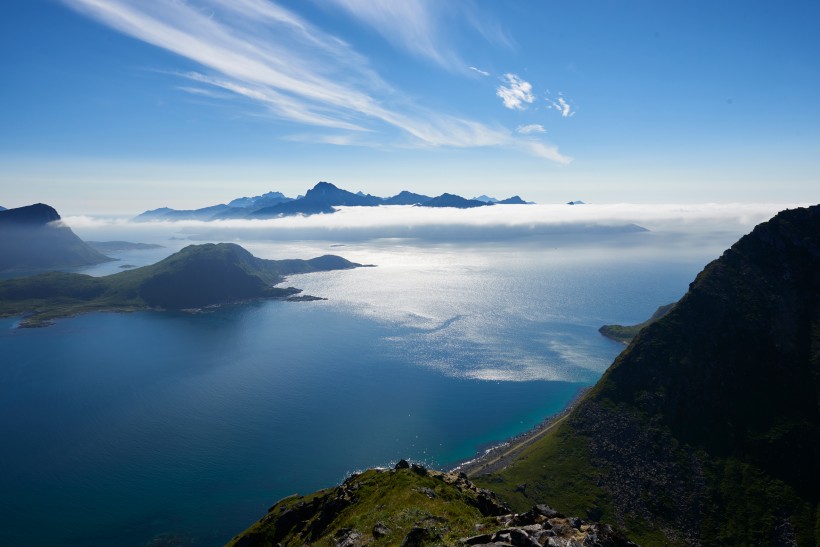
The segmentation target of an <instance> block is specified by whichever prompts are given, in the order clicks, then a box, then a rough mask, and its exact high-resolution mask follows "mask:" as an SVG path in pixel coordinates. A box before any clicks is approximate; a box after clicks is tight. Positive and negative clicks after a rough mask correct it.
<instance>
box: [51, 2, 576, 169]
mask: <svg viewBox="0 0 820 547" xmlns="http://www.w3.org/2000/svg"><path fill="white" fill-rule="evenodd" d="M63 2H64V3H65V4H67V5H68V6H70V7H71V8H73V9H75V10H77V11H78V12H80V13H83V14H85V15H87V16H89V17H91V18H93V19H95V20H97V21H99V22H101V23H103V24H105V25H107V26H109V27H111V28H114V29H116V30H118V31H119V32H121V33H123V34H126V35H128V36H131V37H133V38H136V39H138V40H141V41H143V42H146V43H148V44H151V45H154V46H156V47H159V48H162V49H164V50H166V51H170V52H172V53H174V54H176V55H178V56H180V57H182V58H184V59H187V60H189V61H193V62H195V63H197V64H199V65H200V67H202V68H201V70H195V71H190V70H189V71H185V72H179V73H178V74H177V75H178V76H180V77H182V78H185V79H187V80H189V81H193V82H196V83H197V84H200V85H199V86H198V87H191V86H182V87H183V91H185V92H187V93H193V94H196V95H200V96H203V95H206V94H207V93H208V91H209V90H211V91H218V92H219V93H225V92H227V93H229V94H232V95H233V96H235V97H239V98H242V99H245V100H246V101H248V102H249V104H254V105H257V106H261V107H263V108H264V109H266V111H267V112H269V113H270V114H271V115H273V116H275V117H277V118H280V119H282V120H284V121H287V122H293V123H296V124H306V125H310V126H314V127H319V128H324V129H330V130H343V131H347V132H362V133H378V134H379V135H380V136H381V138H380V141H381V142H382V145H385V143H388V144H392V145H397V146H417V147H442V146H443V147H457V148H469V147H483V146H503V147H510V148H518V149H520V150H525V151H527V152H529V153H532V154H535V155H537V156H539V157H544V158H547V159H551V160H553V161H562V162H563V160H565V159H566V158H564V157H563V156H561V155H560V154H557V151H556V153H555V154H553V153H549V154H545V153H543V150H541V149H540V148H539V149H535V148H533V146H532V144H531V143H530V142H528V141H526V140H523V139H519V138H517V137H516V136H514V134H513V133H512V132H510V131H509V130H507V129H505V128H502V127H493V126H489V125H487V124H484V123H481V122H478V121H476V120H472V119H468V118H464V117H459V116H455V115H451V114H448V113H443V112H439V111H435V110H432V109H429V108H426V107H424V106H420V105H418V104H415V103H414V102H412V101H409V100H408V99H406V98H405V97H403V96H402V94H401V93H400V92H398V91H397V90H395V89H394V88H392V87H391V86H390V85H388V84H387V83H386V82H385V81H384V80H383V79H382V78H381V77H380V76H379V75H378V74H377V73H376V72H375V71H374V70H373V69H372V68H371V67H370V65H369V63H368V60H367V59H366V58H365V57H364V56H362V55H361V54H359V53H358V52H357V51H355V50H354V49H353V48H352V47H351V46H350V45H349V44H348V43H346V42H345V41H343V40H341V39H339V38H337V37H335V36H333V35H330V34H328V33H326V32H324V31H322V30H321V29H319V28H317V27H316V26H314V25H313V24H312V23H310V22H309V21H307V20H305V19H304V18H302V17H301V16H300V15H298V14H296V13H294V12H292V11H290V10H288V9H285V8H283V7H281V6H279V5H277V4H274V3H271V2H267V1H264V0H189V1H187V2H178V1H174V2H167V1H164V0H63ZM417 4H418V3H413V2H410V3H408V5H417ZM379 5H382V6H383V8H384V9H388V8H387V7H385V6H386V4H379ZM425 6H427V5H426V4H425ZM427 7H429V6H427ZM461 66H464V65H463V64H462V65H461ZM203 86H205V87H203ZM217 96H218V94H217V93H212V94H211V95H210V97H211V98H216V97H217ZM396 130H398V131H399V133H398V136H397V137H396V136H392V137H391V138H384V136H385V135H390V134H391V131H393V132H395V131H396ZM319 141H321V142H326V143H330V142H332V143H333V144H349V145H354V144H355V145H358V144H359V143H361V142H362V141H361V139H355V138H351V137H350V136H345V137H344V138H340V137H338V136H330V137H328V138H326V139H319ZM556 154H557V155H556Z"/></svg>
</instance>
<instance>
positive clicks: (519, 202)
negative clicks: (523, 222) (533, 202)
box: [496, 196, 528, 205]
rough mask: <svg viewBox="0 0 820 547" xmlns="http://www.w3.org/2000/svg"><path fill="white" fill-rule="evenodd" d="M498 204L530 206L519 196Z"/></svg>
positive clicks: (503, 200)
mask: <svg viewBox="0 0 820 547" xmlns="http://www.w3.org/2000/svg"><path fill="white" fill-rule="evenodd" d="M496 203H500V204H502V205H528V203H527V202H526V201H524V200H523V199H521V198H520V197H519V196H513V197H511V198H507V199H502V200H501V201H497V202H496Z"/></svg>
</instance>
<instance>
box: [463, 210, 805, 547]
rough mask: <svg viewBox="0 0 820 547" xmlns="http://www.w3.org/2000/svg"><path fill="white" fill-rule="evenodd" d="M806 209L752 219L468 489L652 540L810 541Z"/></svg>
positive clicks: (695, 542)
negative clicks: (559, 417) (600, 371)
mask: <svg viewBox="0 0 820 547" xmlns="http://www.w3.org/2000/svg"><path fill="white" fill-rule="evenodd" d="M819 394H820V206H814V207H810V208H804V209H795V210H788V211H783V212H781V213H779V214H778V215H777V216H776V217H774V218H773V219H772V220H770V221H768V222H765V223H763V224H760V225H759V226H757V227H756V228H755V229H754V230H753V231H752V232H751V233H750V234H748V235H746V236H744V237H743V238H742V239H741V240H740V241H738V242H737V243H736V244H735V245H733V246H732V247H731V248H730V249H729V250H727V251H726V252H725V253H724V254H723V256H721V257H720V258H719V259H717V260H715V261H713V262H712V263H710V264H709V265H707V266H706V268H705V269H704V270H703V271H702V272H701V273H700V274H699V275H698V276H697V278H696V279H695V281H694V282H693V283H692V284H691V285H690V289H689V291H688V292H687V294H686V295H685V296H684V297H683V298H682V299H681V300H680V301H679V302H678V303H677V304H676V305H675V306H674V308H672V309H671V310H670V311H669V313H668V314H667V315H666V316H665V317H663V318H661V319H659V320H657V321H655V322H654V323H652V324H650V325H648V326H646V328H644V329H643V330H641V331H640V332H639V333H638V334H637V336H636V337H635V339H634V340H633V341H632V343H631V344H630V345H629V346H628V347H627V349H626V350H624V352H623V353H622V354H621V355H620V356H619V357H618V358H617V359H616V361H615V362H614V363H613V365H612V366H611V367H610V369H609V370H608V371H607V372H606V373H605V374H604V376H603V377H602V378H601V380H600V381H599V382H598V384H597V385H596V386H595V387H594V388H593V389H592V390H590V392H589V393H588V394H587V395H586V397H585V398H584V400H583V401H581V402H580V403H579V404H578V406H577V407H576V408H575V410H574V411H573V412H572V413H571V414H570V416H569V417H568V418H567V420H565V421H564V422H563V423H562V424H561V425H560V426H559V427H557V428H556V431H555V432H554V433H551V434H549V435H548V436H546V438H544V439H542V440H541V441H539V442H537V443H534V444H533V445H532V446H530V447H529V448H528V449H526V450H525V451H524V452H523V453H522V454H521V456H520V457H519V458H518V460H517V461H516V462H515V463H514V464H513V465H511V466H510V467H508V468H507V469H506V470H504V471H502V472H500V473H498V474H496V475H491V476H485V477H482V478H480V479H479V480H478V481H477V482H478V483H479V484H482V485H484V486H489V487H492V488H494V489H495V490H496V491H497V492H498V493H499V494H500V495H502V497H504V498H505V499H507V500H508V501H509V502H510V503H512V504H513V506H514V507H525V506H528V505H530V504H532V503H533V502H539V501H544V500H549V502H550V503H552V504H554V505H555V506H556V507H557V508H558V509H560V510H563V511H567V512H573V513H579V514H582V515H587V516H589V517H591V518H600V519H602V520H603V521H605V522H610V523H614V524H617V525H619V526H623V527H624V528H626V529H627V531H628V532H629V533H631V535H632V537H633V539H637V540H639V541H642V542H646V543H651V544H660V543H667V544H680V545H683V544H688V545H794V544H796V545H812V546H813V545H816V544H817V542H818V541H819V540H820V530H818V517H820V510H819V507H818V502H820V466H819V465H818V462H820V415H819V414H818V408H819V407H820V397H819V396H818V395H819Z"/></svg>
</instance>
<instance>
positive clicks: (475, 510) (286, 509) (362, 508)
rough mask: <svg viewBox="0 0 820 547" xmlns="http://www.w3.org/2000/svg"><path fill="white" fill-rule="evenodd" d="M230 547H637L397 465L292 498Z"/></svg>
mask: <svg viewBox="0 0 820 547" xmlns="http://www.w3.org/2000/svg"><path fill="white" fill-rule="evenodd" d="M229 545H230V546H232V547H263V546H265V547H268V546H274V545H282V546H291V545H292V546H294V547H301V546H302V545H327V546H333V547H339V546H346V547H357V546H362V545H374V546H375V545H385V546H387V545H403V546H405V547H413V546H422V545H425V546H426V545H429V546H440V545H523V546H539V545H554V546H560V547H564V546H566V547H572V546H580V545H584V546H587V547H604V546H606V547H635V546H634V544H633V543H631V542H629V541H627V540H626V538H624V537H623V536H622V535H621V534H619V533H617V532H615V531H614V530H613V529H612V528H610V527H608V526H601V525H597V524H590V523H588V522H584V521H583V520H581V519H578V518H573V517H566V516H565V515H563V514H561V513H558V512H557V511H555V510H553V509H552V508H550V507H548V506H546V505H540V506H537V507H533V508H532V509H530V510H529V511H527V512H522V513H521V514H511V513H510V509H509V507H507V506H505V505H504V504H502V503H500V502H499V501H498V500H497V498H496V497H495V494H493V493H492V492H489V491H487V490H483V489H481V488H477V487H476V486H475V485H474V484H473V483H471V482H470V481H469V480H467V477H466V476H464V475H463V474H458V473H441V472H439V471H429V470H427V469H425V468H424V467H421V466H418V465H415V464H414V465H412V466H411V465H409V464H408V463H407V462H405V461H401V462H399V464H398V465H397V466H396V468H395V469H389V470H388V469H382V470H377V469H370V470H368V471H365V472H363V473H360V474H355V475H352V476H351V477H349V478H348V479H347V480H346V481H344V483H342V484H341V485H340V486H337V487H334V488H328V489H326V490H321V491H319V492H316V493H313V494H310V495H308V496H298V495H294V496H290V497H288V498H285V499H283V500H281V501H279V502H278V503H276V504H275V505H274V506H273V507H271V508H270V509H269V510H268V513H267V515H265V516H264V517H262V518H261V519H260V520H259V521H257V522H256V523H254V524H253V525H252V526H251V527H250V528H248V529H247V530H245V531H244V532H243V533H242V534H240V535H238V536H236V537H235V538H233V540H232V541H231V542H230V543H229Z"/></svg>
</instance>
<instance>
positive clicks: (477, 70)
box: [467, 66, 490, 76]
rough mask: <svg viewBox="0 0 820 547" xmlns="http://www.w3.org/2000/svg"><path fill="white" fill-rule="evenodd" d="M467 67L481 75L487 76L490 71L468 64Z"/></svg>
mask: <svg viewBox="0 0 820 547" xmlns="http://www.w3.org/2000/svg"><path fill="white" fill-rule="evenodd" d="M467 68H468V69H470V70H472V71H473V72H478V73H479V74H481V75H482V76H489V75H490V73H489V72H487V71H486V70H481V69H480V68H476V67H474V66H468V67H467Z"/></svg>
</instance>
